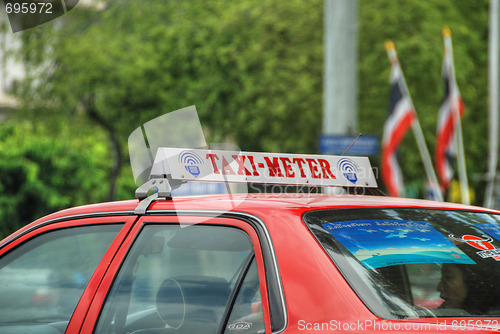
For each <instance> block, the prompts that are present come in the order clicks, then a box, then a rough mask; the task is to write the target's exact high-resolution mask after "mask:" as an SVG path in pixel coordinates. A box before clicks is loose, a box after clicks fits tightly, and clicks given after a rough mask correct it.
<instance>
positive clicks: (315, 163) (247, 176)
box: [151, 148, 377, 188]
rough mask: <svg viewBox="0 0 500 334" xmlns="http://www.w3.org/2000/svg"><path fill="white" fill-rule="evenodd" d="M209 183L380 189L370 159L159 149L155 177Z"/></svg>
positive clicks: (154, 167)
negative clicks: (163, 176) (168, 176)
mask: <svg viewBox="0 0 500 334" xmlns="http://www.w3.org/2000/svg"><path fill="white" fill-rule="evenodd" d="M161 175H170V176H171V177H172V178H173V179H177V180H185V181H209V182H248V183H271V184H287V185H306V186H351V187H352V186H357V187H374V188H375V187H377V181H376V179H375V176H374V174H373V171H372V168H371V165H370V161H369V160H368V158H367V157H346V156H331V155H309V154H280V153H266V152H239V151H219V150H200V149H180V148H159V149H158V152H157V155H156V158H155V162H154V165H153V169H152V171H151V176H152V177H156V176H161Z"/></svg>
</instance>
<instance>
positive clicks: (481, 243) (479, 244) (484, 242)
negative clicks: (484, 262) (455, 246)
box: [449, 234, 500, 261]
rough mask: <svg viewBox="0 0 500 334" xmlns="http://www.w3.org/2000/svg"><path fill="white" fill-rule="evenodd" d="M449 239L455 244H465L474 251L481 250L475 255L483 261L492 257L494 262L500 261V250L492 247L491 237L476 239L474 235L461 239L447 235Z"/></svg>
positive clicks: (464, 236) (467, 235)
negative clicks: (474, 249)
mask: <svg viewBox="0 0 500 334" xmlns="http://www.w3.org/2000/svg"><path fill="white" fill-rule="evenodd" d="M449 238H450V239H451V240H453V241H455V242H465V243H466V244H467V245H469V246H472V247H474V248H476V249H479V250H481V251H480V252H477V253H476V254H477V255H478V256H480V257H482V258H483V259H486V258H489V257H492V258H493V259H495V260H496V261H500V249H497V248H495V246H493V244H492V242H493V238H492V237H485V236H483V237H478V236H476V235H470V234H466V235H463V236H462V237H461V238H457V237H455V236H454V235H453V234H450V235H449Z"/></svg>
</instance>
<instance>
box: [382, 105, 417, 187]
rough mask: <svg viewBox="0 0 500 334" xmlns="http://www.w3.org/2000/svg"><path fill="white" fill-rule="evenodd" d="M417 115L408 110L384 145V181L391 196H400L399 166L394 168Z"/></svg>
mask: <svg viewBox="0 0 500 334" xmlns="http://www.w3.org/2000/svg"><path fill="white" fill-rule="evenodd" d="M415 119H416V115H415V112H414V111H413V110H412V109H409V110H406V111H405V114H404V116H403V117H402V118H401V120H400V122H399V123H398V124H397V125H396V126H395V127H394V129H393V132H392V133H391V134H390V135H389V136H388V137H387V139H386V140H385V141H384V143H383V144H382V164H381V166H382V168H381V169H382V170H381V174H382V179H383V180H384V183H385V185H386V188H387V191H388V192H389V195H391V196H400V195H401V192H402V189H401V187H402V185H401V184H398V180H397V178H396V175H397V174H398V173H399V171H398V170H397V169H399V167H398V166H394V163H395V162H396V160H395V156H396V151H397V149H398V147H399V145H400V144H401V141H402V140H403V137H404V135H405V134H406V132H407V131H408V129H409V128H410V127H411V125H412V124H413V121H415Z"/></svg>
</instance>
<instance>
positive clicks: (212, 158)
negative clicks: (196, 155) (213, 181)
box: [207, 153, 220, 174]
mask: <svg viewBox="0 0 500 334" xmlns="http://www.w3.org/2000/svg"><path fill="white" fill-rule="evenodd" d="M207 159H210V161H211V162H212V166H213V167H214V174H220V171H219V168H217V164H216V163H215V159H217V160H219V157H218V156H217V155H216V154H211V153H209V154H207Z"/></svg>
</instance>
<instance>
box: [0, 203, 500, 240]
mask: <svg viewBox="0 0 500 334" xmlns="http://www.w3.org/2000/svg"><path fill="white" fill-rule="evenodd" d="M146 200H147V199H146ZM140 202H141V201H140V200H138V199H134V200H124V201H115V202H105V203H99V204H89V205H83V206H78V207H74V208H70V209H65V210H62V211H58V212H55V213H53V214H50V215H48V216H45V217H42V218H40V219H38V220H36V221H34V222H32V223H31V224H28V225H26V226H24V227H23V228H21V229H19V230H18V231H16V232H15V233H13V234H12V235H10V236H8V237H7V238H5V239H4V240H0V245H1V244H4V243H5V242H9V241H11V240H13V239H15V238H17V237H18V236H19V235H22V234H24V233H26V232H27V231H29V230H32V229H34V228H37V227H38V226H43V225H46V224H50V223H53V222H59V221H61V220H68V219H73V218H84V217H96V216H102V217H107V216H123V215H135V214H136V213H135V209H136V208H137V206H138V205H139V203H140ZM356 208H429V209H447V210H464V211H478V212H490V213H500V211H496V210H491V209H486V208H482V207H476V206H470V205H462V204H455V203H447V202H438V201H430V200H420V199H408V198H396V197H388V196H371V195H332V194H323V193H280V194H270V193H249V194H225V195H195V196H174V197H173V198H170V199H166V198H158V199H156V200H154V201H153V202H151V204H150V205H149V206H148V210H147V212H148V213H155V212H156V213H159V212H162V211H163V212H165V211H170V212H172V211H197V212H200V211H206V212H207V213H209V212H211V213H214V212H215V213H225V212H231V213H245V214H251V215H254V216H258V217H260V218H262V219H265V217H266V215H268V214H269V212H270V211H271V210H272V211H273V212H276V211H281V214H282V215H288V216H297V217H302V215H303V214H304V213H306V212H308V211H313V210H325V209H356Z"/></svg>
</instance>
